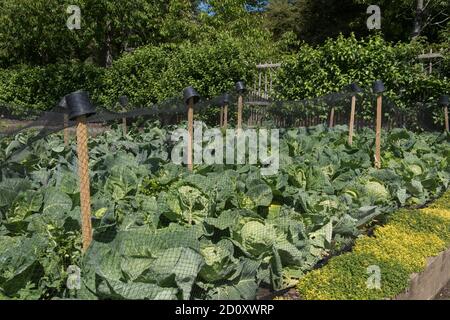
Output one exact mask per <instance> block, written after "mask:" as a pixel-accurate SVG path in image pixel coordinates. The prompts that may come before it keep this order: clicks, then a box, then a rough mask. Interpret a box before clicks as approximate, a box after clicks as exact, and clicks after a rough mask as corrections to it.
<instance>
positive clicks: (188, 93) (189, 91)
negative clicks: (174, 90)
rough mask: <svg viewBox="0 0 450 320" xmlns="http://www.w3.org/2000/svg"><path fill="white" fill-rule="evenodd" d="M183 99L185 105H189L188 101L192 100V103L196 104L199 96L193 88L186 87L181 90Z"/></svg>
mask: <svg viewBox="0 0 450 320" xmlns="http://www.w3.org/2000/svg"><path fill="white" fill-rule="evenodd" d="M183 99H184V102H185V103H186V104H187V105H188V104H189V102H190V99H193V101H192V102H193V103H194V104H196V103H197V102H199V101H200V95H199V94H198V92H197V90H195V89H194V88H193V87H187V88H185V89H184V90H183Z"/></svg>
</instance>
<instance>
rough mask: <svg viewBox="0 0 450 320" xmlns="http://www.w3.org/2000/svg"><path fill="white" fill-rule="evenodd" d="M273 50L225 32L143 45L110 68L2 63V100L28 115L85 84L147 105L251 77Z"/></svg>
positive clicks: (222, 88)
mask: <svg viewBox="0 0 450 320" xmlns="http://www.w3.org/2000/svg"><path fill="white" fill-rule="evenodd" d="M275 51H276V47H275V46H274V45H273V43H271V42H270V41H269V39H266V38H265V37H264V36H261V37H256V38H253V37H243V38H242V39H240V38H239V39H237V38H234V37H232V36H230V35H227V34H226V33H224V34H219V35H216V39H209V40H204V41H202V42H200V43H197V44H194V43H190V42H184V43H183V44H180V45H177V46H175V45H164V46H145V47H141V48H139V49H137V50H136V51H134V52H133V53H128V54H124V55H123V56H122V57H121V58H120V59H118V60H116V61H115V62H114V63H113V66H112V67H111V68H109V69H104V68H99V67H95V66H93V65H90V64H76V63H74V64H71V65H61V64H55V65H47V66H46V67H28V66H17V67H15V68H13V69H0V106H2V105H4V106H9V107H11V108H12V109H13V111H14V112H13V113H14V114H16V115H26V114H27V112H28V110H47V109H50V108H51V107H53V106H54V105H55V103H57V102H58V101H59V99H60V98H61V97H62V96H64V95H65V94H67V93H70V92H72V91H74V90H77V89H85V90H88V91H89V92H91V98H92V99H93V101H94V102H96V103H97V104H100V105H103V106H106V107H108V108H114V107H115V105H116V102H117V98H118V97H119V96H120V95H123V94H125V95H128V96H129V98H130V102H131V104H130V105H131V106H148V105H151V104H152V103H155V102H158V101H162V100H164V99H166V98H169V97H173V96H175V95H179V94H180V93H181V91H182V90H183V88H185V87H187V86H189V85H192V86H194V87H195V88H196V89H197V90H198V91H199V93H200V94H201V95H202V96H204V97H211V96H216V95H219V94H221V93H223V92H226V91H228V90H229V89H230V88H232V87H233V85H234V83H235V82H236V81H237V80H241V79H242V80H245V81H249V82H250V81H252V79H253V77H254V76H255V74H254V73H255V65H256V64H257V63H259V62H261V61H264V60H265V59H269V57H270V56H274V55H275V53H274V52H275Z"/></svg>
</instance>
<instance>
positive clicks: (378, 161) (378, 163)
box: [373, 80, 386, 169]
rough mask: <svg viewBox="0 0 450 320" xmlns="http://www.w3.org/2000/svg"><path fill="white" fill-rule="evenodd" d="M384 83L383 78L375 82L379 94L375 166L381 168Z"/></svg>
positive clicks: (374, 86)
mask: <svg viewBox="0 0 450 320" xmlns="http://www.w3.org/2000/svg"><path fill="white" fill-rule="evenodd" d="M385 90H386V89H385V87H384V83H383V82H382V81H381V80H377V81H375V83H374V84H373V92H374V93H375V94H376V95H377V119H376V137H375V167H376V168H377V169H381V128H382V121H383V107H382V105H383V92H384V91H385Z"/></svg>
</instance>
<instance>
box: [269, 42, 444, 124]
mask: <svg viewBox="0 0 450 320" xmlns="http://www.w3.org/2000/svg"><path fill="white" fill-rule="evenodd" d="M426 47H427V44H426V43H423V42H420V41H416V42H412V43H398V44H392V43H390V42H387V41H385V40H384V39H383V38H382V37H381V36H378V35H375V36H372V37H368V38H363V39H356V38H355V36H350V37H343V36H340V37H338V38H337V39H335V40H331V39H330V40H328V41H326V42H325V43H324V44H323V45H320V46H315V47H314V46H310V45H307V44H303V45H302V46H301V47H300V50H299V51H298V52H296V53H294V54H292V55H290V56H288V57H286V59H285V62H284V67H283V69H282V70H281V72H280V74H279V75H278V77H277V83H276V92H277V93H278V98H281V99H302V98H305V97H317V96H321V95H324V94H327V93H330V92H339V91H341V90H342V88H343V87H345V86H346V85H348V84H349V83H352V82H357V83H358V84H359V85H360V86H361V87H363V88H365V89H367V90H370V89H371V87H372V84H373V82H374V81H375V80H377V79H381V80H383V82H384V83H385V86H386V89H387V91H386V93H385V95H386V96H387V97H388V98H389V99H390V100H391V101H393V102H394V103H395V105H396V106H397V107H399V108H401V109H407V110H409V111H411V112H414V111H415V110H417V108H418V107H420V105H419V104H417V102H428V103H430V104H432V105H433V104H434V105H435V104H436V100H437V98H438V97H439V96H440V95H441V94H444V93H448V92H449V91H450V90H449V89H450V82H449V81H448V76H449V71H450V70H448V68H447V67H446V66H445V65H443V68H442V70H441V71H442V72H441V73H440V74H434V75H432V76H429V75H427V74H426V72H424V70H423V69H422V65H421V61H420V60H419V59H418V58H417V57H418V55H419V54H421V53H422V51H423V50H425V48H426ZM435 51H436V49H435ZM371 108H372V106H371V105H370V102H369V101H367V103H366V105H365V108H364V110H365V111H367V110H370V109H371ZM358 112H361V109H359V111H358ZM436 115H437V116H438V117H440V118H442V115H441V114H436Z"/></svg>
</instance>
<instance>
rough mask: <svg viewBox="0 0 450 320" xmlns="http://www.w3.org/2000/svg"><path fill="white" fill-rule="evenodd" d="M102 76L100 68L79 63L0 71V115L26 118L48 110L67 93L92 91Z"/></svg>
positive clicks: (18, 67)
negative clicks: (0, 110) (0, 112)
mask: <svg viewBox="0 0 450 320" xmlns="http://www.w3.org/2000/svg"><path fill="white" fill-rule="evenodd" d="M102 75H103V69H101V68H98V67H95V66H94V65H91V64H78V63H74V64H51V65H47V66H45V67H30V66H26V65H20V66H16V67H14V68H11V69H0V107H2V112H4V111H7V112H8V113H10V114H12V115H15V116H25V117H26V116H27V115H29V114H30V113H33V112H35V111H39V112H40V111H43V110H49V109H51V108H52V107H54V106H55V105H56V104H57V103H58V102H59V100H60V98H61V97H63V96H65V95H66V94H67V93H70V92H73V91H75V90H78V89H84V90H87V91H89V92H94V91H95V90H96V89H97V87H98V84H99V83H100V82H101V79H102ZM94 101H95V99H94ZM3 108H5V109H6V110H5V109H3Z"/></svg>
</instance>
